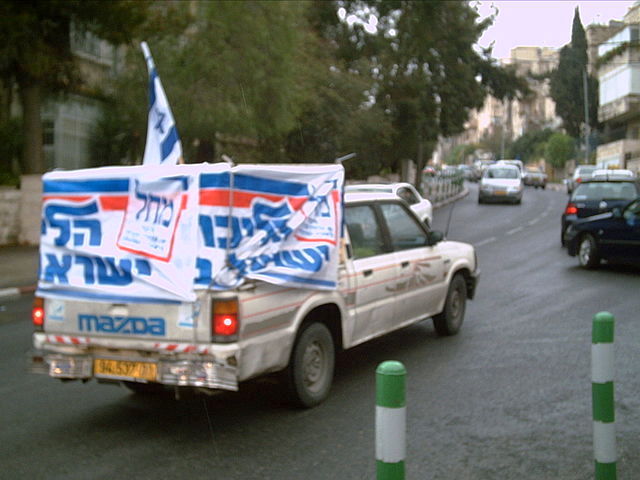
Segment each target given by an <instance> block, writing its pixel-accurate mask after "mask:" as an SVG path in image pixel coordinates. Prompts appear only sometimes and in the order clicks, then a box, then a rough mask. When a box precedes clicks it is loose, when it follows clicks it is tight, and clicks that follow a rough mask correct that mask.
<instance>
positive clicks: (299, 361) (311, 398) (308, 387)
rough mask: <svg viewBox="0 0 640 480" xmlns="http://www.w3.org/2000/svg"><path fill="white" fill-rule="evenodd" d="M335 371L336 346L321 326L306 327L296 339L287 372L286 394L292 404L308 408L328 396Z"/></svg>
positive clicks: (326, 330)
mask: <svg viewBox="0 0 640 480" xmlns="http://www.w3.org/2000/svg"><path fill="white" fill-rule="evenodd" d="M334 368H335V346H334V343H333V337H332V336H331V332H329V329H328V328H327V327H326V326H325V325H324V324H322V323H318V322H314V323H310V324H308V325H307V326H306V327H304V328H303V330H302V331H301V332H300V334H299V335H298V338H297V340H296V343H295V345H294V347H293V352H292V353H291V360H290V361H289V367H288V368H287V372H286V374H287V390H288V394H289V399H290V400H291V402H292V403H293V404H294V405H296V406H299V407H303V408H310V407H314V406H316V405H318V404H320V403H321V402H322V401H324V400H325V399H326V398H327V397H328V396H329V390H330V389H331V383H332V382H333V371H334Z"/></svg>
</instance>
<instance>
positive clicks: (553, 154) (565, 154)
mask: <svg viewBox="0 0 640 480" xmlns="http://www.w3.org/2000/svg"><path fill="white" fill-rule="evenodd" d="M544 155H545V158H546V159H547V160H548V161H549V163H550V164H551V165H552V166H553V167H554V168H563V167H564V164H565V163H566V161H567V160H570V159H572V158H573V156H574V155H575V140H574V139H573V138H572V137H570V136H569V135H566V134H564V133H559V132H556V133H554V134H553V135H551V136H550V137H549V140H548V141H547V144H546V147H545V149H544Z"/></svg>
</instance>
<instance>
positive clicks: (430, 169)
mask: <svg viewBox="0 0 640 480" xmlns="http://www.w3.org/2000/svg"><path fill="white" fill-rule="evenodd" d="M436 173H438V172H436V169H435V168H433V167H429V166H427V167H424V168H423V169H422V174H423V175H427V176H429V177H435V176H436Z"/></svg>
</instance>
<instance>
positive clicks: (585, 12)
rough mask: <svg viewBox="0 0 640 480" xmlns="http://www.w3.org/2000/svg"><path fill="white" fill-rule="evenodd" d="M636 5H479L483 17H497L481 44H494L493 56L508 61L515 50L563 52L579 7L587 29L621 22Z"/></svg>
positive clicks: (553, 0)
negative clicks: (528, 48) (539, 48)
mask: <svg viewBox="0 0 640 480" xmlns="http://www.w3.org/2000/svg"><path fill="white" fill-rule="evenodd" d="M634 3H635V2H633V1H618V0H591V1H584V0H583V1H565V0H546V1H545V0H537V1H528V0H510V1H491V0H481V1H479V2H478V12H479V13H480V17H481V18H485V17H488V16H489V15H491V13H493V8H492V6H495V7H497V9H498V14H497V16H496V19H495V21H494V23H493V25H491V26H490V27H489V28H487V29H486V30H485V31H484V34H483V35H482V37H480V39H479V41H478V44H479V45H480V46H482V47H488V46H489V45H490V44H491V43H492V42H494V45H493V56H494V57H495V58H498V59H502V58H508V57H509V55H510V52H511V49H512V48H514V47H530V46H536V47H552V48H557V49H560V48H561V47H562V46H563V45H566V44H567V43H569V42H570V41H571V26H572V23H573V13H574V10H575V8H576V6H577V7H578V8H579V10H580V20H581V21H582V25H583V26H584V27H585V28H586V27H587V26H588V25H590V24H591V23H599V24H604V25H606V24H608V23H609V20H622V17H624V15H625V13H627V10H628V9H629V7H631V6H632V5H633V4H634Z"/></svg>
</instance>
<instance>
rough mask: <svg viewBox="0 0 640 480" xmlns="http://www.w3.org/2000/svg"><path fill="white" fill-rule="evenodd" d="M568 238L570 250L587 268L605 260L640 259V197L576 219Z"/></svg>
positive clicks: (566, 238) (568, 230)
mask: <svg viewBox="0 0 640 480" xmlns="http://www.w3.org/2000/svg"><path fill="white" fill-rule="evenodd" d="M564 239H565V242H566V244H567V253H569V255H571V256H577V257H578V262H579V263H580V265H581V266H582V267H584V268H594V267H596V266H598V265H599V264H600V260H602V259H605V260H623V261H634V262H638V261H640V199H636V200H633V201H631V203H629V204H628V205H627V206H626V207H625V208H619V207H616V208H614V209H613V211H611V212H607V213H603V214H601V215H594V216H591V217H588V218H584V219H581V220H578V221H576V222H575V223H573V224H572V225H571V226H570V227H569V228H568V229H567V231H566V233H565V237H564Z"/></svg>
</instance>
